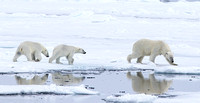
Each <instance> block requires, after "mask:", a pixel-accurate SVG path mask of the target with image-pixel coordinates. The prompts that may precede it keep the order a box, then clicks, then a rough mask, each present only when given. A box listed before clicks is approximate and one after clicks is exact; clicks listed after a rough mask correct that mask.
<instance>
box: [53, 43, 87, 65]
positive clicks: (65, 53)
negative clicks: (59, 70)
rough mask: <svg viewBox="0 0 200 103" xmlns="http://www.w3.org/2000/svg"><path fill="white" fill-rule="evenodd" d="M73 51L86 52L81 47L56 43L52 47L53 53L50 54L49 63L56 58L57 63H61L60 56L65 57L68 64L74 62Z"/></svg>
mask: <svg viewBox="0 0 200 103" xmlns="http://www.w3.org/2000/svg"><path fill="white" fill-rule="evenodd" d="M75 53H82V54H86V52H85V51H84V50H83V49H82V48H78V47H74V46H68V45H63V44H61V45H58V46H56V47H55V48H54V50H53V54H52V56H51V58H49V63H52V61H53V60H55V59H56V63H57V64H62V63H61V62H60V57H66V59H67V60H68V63H69V65H72V64H73V62H74V58H73V56H74V54H75Z"/></svg>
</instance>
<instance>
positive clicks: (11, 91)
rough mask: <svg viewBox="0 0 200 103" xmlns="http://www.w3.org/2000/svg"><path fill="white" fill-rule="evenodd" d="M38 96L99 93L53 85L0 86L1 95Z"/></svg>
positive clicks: (83, 88)
mask: <svg viewBox="0 0 200 103" xmlns="http://www.w3.org/2000/svg"><path fill="white" fill-rule="evenodd" d="M20 94H21V95H23V94H26V95H36V94H56V95H98V94H99V92H95V91H90V90H87V89H85V86H84V85H80V86H67V87H66V86H56V85H54V84H51V85H28V86H27V85H0V95H20Z"/></svg>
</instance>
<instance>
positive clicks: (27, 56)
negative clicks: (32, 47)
mask: <svg viewBox="0 0 200 103" xmlns="http://www.w3.org/2000/svg"><path fill="white" fill-rule="evenodd" d="M24 55H25V56H26V58H27V60H28V61H32V57H31V54H30V53H26V54H24Z"/></svg>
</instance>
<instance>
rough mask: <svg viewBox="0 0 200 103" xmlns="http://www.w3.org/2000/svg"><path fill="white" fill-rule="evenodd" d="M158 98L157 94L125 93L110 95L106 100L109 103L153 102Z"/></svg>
mask: <svg viewBox="0 0 200 103" xmlns="http://www.w3.org/2000/svg"><path fill="white" fill-rule="evenodd" d="M156 98H157V97H156V96H151V95H145V94H125V95H119V96H115V95H112V96H108V97H106V99H105V101H106V102H109V103H153V101H154V100H156Z"/></svg>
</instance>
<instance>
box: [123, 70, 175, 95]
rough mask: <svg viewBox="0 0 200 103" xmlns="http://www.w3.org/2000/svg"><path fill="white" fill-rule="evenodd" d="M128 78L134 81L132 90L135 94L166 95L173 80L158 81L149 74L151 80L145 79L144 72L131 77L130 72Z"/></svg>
mask: <svg viewBox="0 0 200 103" xmlns="http://www.w3.org/2000/svg"><path fill="white" fill-rule="evenodd" d="M127 78H128V79H131V80H132V88H133V90H134V91H135V92H138V93H145V94H162V93H165V92H167V90H168V88H169V87H170V86H171V84H172V80H165V79H163V80H157V79H156V78H155V76H154V74H149V78H144V76H143V74H142V72H137V75H131V73H130V72H128V73H127Z"/></svg>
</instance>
